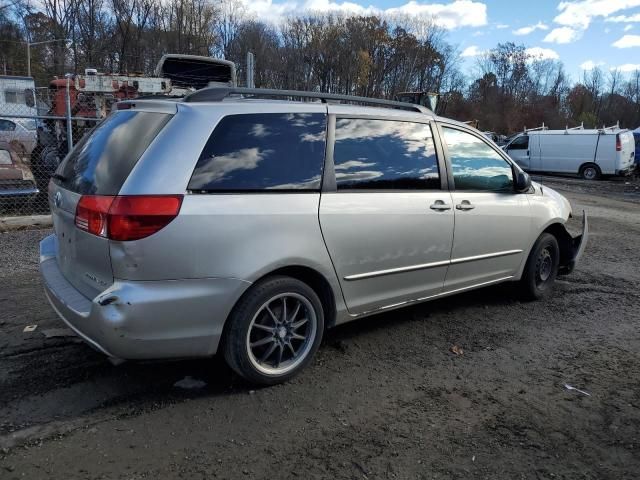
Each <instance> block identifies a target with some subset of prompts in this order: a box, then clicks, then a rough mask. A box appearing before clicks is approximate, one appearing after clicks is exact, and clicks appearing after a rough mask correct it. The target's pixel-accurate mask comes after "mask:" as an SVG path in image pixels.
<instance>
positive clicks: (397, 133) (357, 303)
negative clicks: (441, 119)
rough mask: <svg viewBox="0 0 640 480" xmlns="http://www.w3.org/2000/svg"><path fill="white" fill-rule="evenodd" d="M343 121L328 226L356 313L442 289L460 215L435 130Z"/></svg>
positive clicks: (326, 197) (324, 205)
mask: <svg viewBox="0 0 640 480" xmlns="http://www.w3.org/2000/svg"><path fill="white" fill-rule="evenodd" d="M329 108H330V112H331V108H333V107H332V106H330V107H329ZM335 108H338V107H335ZM335 123H336V127H335V145H334V153H333V159H334V162H333V163H332V164H331V165H332V166H333V167H334V170H335V188H334V189H333V191H330V192H327V191H323V193H322V196H321V200H320V225H321V227H322V233H323V235H324V239H325V242H326V245H327V248H328V250H329V254H330V256H331V260H332V261H333V265H334V267H335V270H336V273H337V275H338V278H339V280H340V285H341V287H342V291H343V294H344V298H345V301H346V303H347V307H348V309H349V312H350V313H352V314H353V313H363V312H367V311H371V310H376V309H379V308H382V307H386V306H393V305H397V304H399V303H402V302H405V301H408V300H415V299H419V298H422V297H426V296H430V295H435V294H437V293H439V292H441V291H442V287H443V283H444V278H445V275H446V272H447V267H448V264H449V257H450V254H451V244H452V238H453V220H454V213H453V206H452V203H451V195H450V193H449V192H448V191H447V190H446V189H443V186H446V183H444V182H443V181H441V180H442V179H441V175H440V172H441V171H443V164H442V163H441V162H442V159H440V162H439V159H438V156H437V155H436V150H435V148H434V142H433V136H432V132H431V127H430V125H429V124H428V123H414V122H403V121H390V120H382V119H373V118H340V117H338V118H337V120H336V122H335Z"/></svg>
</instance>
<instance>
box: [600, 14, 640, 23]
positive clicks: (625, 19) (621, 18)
mask: <svg viewBox="0 0 640 480" xmlns="http://www.w3.org/2000/svg"><path fill="white" fill-rule="evenodd" d="M604 21H605V22H614V23H637V22H640V13H636V14H635V15H618V16H616V17H608V18H605V19H604Z"/></svg>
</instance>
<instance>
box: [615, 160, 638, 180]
mask: <svg viewBox="0 0 640 480" xmlns="http://www.w3.org/2000/svg"><path fill="white" fill-rule="evenodd" d="M635 169H636V165H635V163H633V164H631V165H630V166H628V167H627V168H623V169H622V170H616V175H619V176H621V177H626V176H627V175H631V174H632V173H633V172H634V170H635Z"/></svg>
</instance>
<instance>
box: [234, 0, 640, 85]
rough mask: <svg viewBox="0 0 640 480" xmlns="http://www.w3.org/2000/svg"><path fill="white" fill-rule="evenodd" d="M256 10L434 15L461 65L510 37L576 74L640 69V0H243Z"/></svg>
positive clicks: (274, 17) (274, 15)
mask: <svg viewBox="0 0 640 480" xmlns="http://www.w3.org/2000/svg"><path fill="white" fill-rule="evenodd" d="M245 2H246V3H245V5H246V7H247V9H248V10H249V11H250V12H252V13H254V14H255V15H256V16H257V17H258V18H260V19H263V20H271V21H274V22H277V21H278V19H279V18H281V17H283V16H286V15H289V14H295V13H301V12H304V11H308V10H313V11H321V12H328V11H336V12H343V13H347V14H367V13H384V12H386V13H390V14H396V13H400V14H405V15H411V16H426V17H433V18H434V19H435V21H436V22H437V23H438V24H440V25H441V26H442V27H443V28H444V29H446V31H447V37H446V38H447V41H449V42H450V43H451V44H453V45H455V46H457V47H458V49H459V51H460V54H461V56H462V66H463V71H464V73H465V74H467V75H472V74H473V73H474V69H475V65H476V64H477V60H478V55H482V54H483V52H485V51H486V50H488V49H490V48H492V47H494V46H495V45H496V44H497V43H499V42H507V41H513V42H516V43H517V44H524V45H525V46H526V47H527V48H530V49H531V50H530V53H532V54H535V55H536V56H539V57H541V58H557V59H559V60H561V61H562V62H563V63H564V64H565V67H566V70H567V73H568V74H569V75H570V76H571V77H572V79H573V80H578V79H580V78H582V75H583V72H584V71H585V70H590V69H591V68H593V67H594V66H599V67H600V68H601V69H603V70H605V71H608V70H610V69H614V68H618V69H620V70H621V71H622V72H624V73H628V72H631V71H634V70H637V69H640V0H564V1H553V0H537V1H536V0H529V1H521V0H520V1H515V0H510V1H507V0H432V1H421V0H362V1H361V3H360V1H359V0H349V1H340V0H245Z"/></svg>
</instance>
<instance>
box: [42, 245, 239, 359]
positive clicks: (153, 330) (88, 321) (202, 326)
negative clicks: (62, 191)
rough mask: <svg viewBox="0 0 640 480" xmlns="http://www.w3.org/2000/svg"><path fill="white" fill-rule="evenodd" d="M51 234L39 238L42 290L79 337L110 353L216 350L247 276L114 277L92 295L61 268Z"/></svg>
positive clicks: (172, 354) (157, 355)
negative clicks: (180, 278) (78, 288)
mask: <svg viewBox="0 0 640 480" xmlns="http://www.w3.org/2000/svg"><path fill="white" fill-rule="evenodd" d="M55 254H56V237H55V235H50V236H48V237H47V238H45V239H44V240H42V242H41V243H40V272H41V274H42V278H43V280H44V286H45V293H46V295H47V298H48V299H49V302H50V303H51V305H52V307H53V309H54V310H55V311H56V313H57V314H58V315H59V316H60V318H61V319H62V320H63V321H64V322H65V323H66V324H67V325H68V326H69V327H70V328H71V329H72V330H73V331H75V332H76V333H77V334H78V335H79V336H80V337H81V338H82V339H83V340H84V341H86V342H87V343H88V344H89V345H91V346H92V347H93V348H95V349H96V350H98V351H100V352H102V353H104V354H105V355H108V356H109V357H112V358H114V359H123V360H133V359H161V358H180V357H201V356H209V355H213V354H215V353H216V351H217V348H218V343H219V341H220V337H221V335H222V330H223V327H224V323H225V321H226V319H227V316H228V315H229V312H230V311H231V309H232V308H233V305H234V304H235V303H236V301H237V300H238V298H240V295H242V293H243V292H244V291H245V290H246V288H247V287H248V286H249V283H248V282H244V281H241V280H237V279H230V278H204V279H188V280H160V281H135V282H134V281H127V280H116V281H115V282H114V283H113V284H112V285H111V286H110V287H108V288H107V289H106V290H105V291H103V292H102V293H100V294H99V295H98V296H97V297H96V298H94V299H89V298H87V297H85V296H84V295H82V294H81V293H80V292H79V291H78V290H77V289H76V288H75V287H74V286H73V285H72V284H71V283H70V282H69V281H68V280H67V279H66V278H65V277H64V275H63V274H62V272H61V271H60V268H59V267H58V262H57V260H56V256H55Z"/></svg>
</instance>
